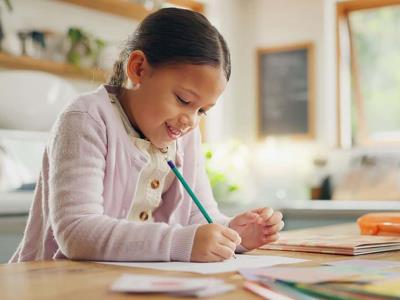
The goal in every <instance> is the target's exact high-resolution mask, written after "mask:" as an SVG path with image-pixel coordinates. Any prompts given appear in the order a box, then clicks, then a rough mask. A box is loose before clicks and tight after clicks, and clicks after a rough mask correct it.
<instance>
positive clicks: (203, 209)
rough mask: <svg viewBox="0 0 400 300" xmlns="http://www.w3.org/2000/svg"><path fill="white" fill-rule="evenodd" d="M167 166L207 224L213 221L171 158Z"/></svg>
mask: <svg viewBox="0 0 400 300" xmlns="http://www.w3.org/2000/svg"><path fill="white" fill-rule="evenodd" d="M167 163H168V166H169V167H170V168H171V170H172V172H174V174H175V175H176V177H178V179H179V181H180V182H181V183H182V185H183V187H184V188H185V190H186V191H187V192H188V194H189V195H190V197H191V198H192V200H193V202H194V203H195V204H196V206H197V207H198V208H199V210H200V212H201V213H202V214H203V216H204V218H205V219H206V220H207V222H208V224H211V223H213V220H212V219H211V217H210V215H209V214H208V213H207V211H206V209H205V208H204V207H203V205H201V203H200V200H199V198H197V196H196V195H195V194H194V193H193V191H192V189H191V188H190V186H189V185H188V184H187V182H186V180H185V178H183V176H182V174H181V173H179V171H178V169H177V168H176V166H175V164H174V163H173V162H172V160H167ZM233 257H234V258H235V259H236V255H235V253H234V254H233Z"/></svg>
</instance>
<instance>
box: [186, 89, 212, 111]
mask: <svg viewBox="0 0 400 300" xmlns="http://www.w3.org/2000/svg"><path fill="white" fill-rule="evenodd" d="M182 90H184V91H186V92H188V93H189V94H192V95H193V96H195V97H196V99H197V100H199V99H200V97H199V95H198V94H197V93H196V92H195V91H193V90H191V89H188V88H184V87H182ZM214 105H215V103H212V104H210V105H207V106H206V108H210V107H213V106H214Z"/></svg>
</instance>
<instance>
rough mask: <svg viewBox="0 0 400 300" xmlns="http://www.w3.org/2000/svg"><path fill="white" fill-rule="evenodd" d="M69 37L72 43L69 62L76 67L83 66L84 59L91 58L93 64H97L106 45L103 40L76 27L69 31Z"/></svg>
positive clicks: (68, 53) (68, 57)
mask: <svg viewBox="0 0 400 300" xmlns="http://www.w3.org/2000/svg"><path fill="white" fill-rule="evenodd" d="M67 37H68V39H69V42H70V47H69V50H68V52H67V61H68V62H69V63H71V64H73V65H76V66H81V64H82V58H90V59H92V60H93V64H96V63H97V58H98V55H99V53H100V51H101V50H102V49H103V48H104V47H105V45H106V43H105V42H104V41H103V40H102V39H99V38H95V37H93V36H92V35H90V34H88V33H86V32H84V31H83V30H82V29H80V28H76V27H71V28H69V29H68V33H67Z"/></svg>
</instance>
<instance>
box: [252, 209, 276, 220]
mask: <svg viewBox="0 0 400 300" xmlns="http://www.w3.org/2000/svg"><path fill="white" fill-rule="evenodd" d="M251 212H253V213H256V214H258V216H259V217H261V219H262V220H268V219H269V218H270V217H271V216H272V214H273V213H274V210H273V209H272V208H270V207H261V208H256V209H253V210H252V211H251Z"/></svg>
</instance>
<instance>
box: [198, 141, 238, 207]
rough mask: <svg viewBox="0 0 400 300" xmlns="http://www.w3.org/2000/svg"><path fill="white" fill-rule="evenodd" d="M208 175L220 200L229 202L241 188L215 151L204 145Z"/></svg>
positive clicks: (216, 196)
mask: <svg viewBox="0 0 400 300" xmlns="http://www.w3.org/2000/svg"><path fill="white" fill-rule="evenodd" d="M203 149H204V151H203V152H204V157H205V166H206V173H207V177H208V179H209V181H210V184H211V188H212V189H213V193H214V196H215V198H216V200H217V201H219V202H227V201H229V200H228V199H229V198H230V196H231V195H232V194H233V193H234V192H236V191H238V190H239V189H240V186H239V185H238V184H236V183H234V182H232V179H231V178H230V177H229V176H228V172H227V171H226V170H224V168H223V167H222V166H220V165H218V163H217V162H216V160H215V159H214V151H213V150H212V149H211V147H210V146H209V145H203Z"/></svg>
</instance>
